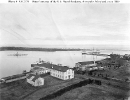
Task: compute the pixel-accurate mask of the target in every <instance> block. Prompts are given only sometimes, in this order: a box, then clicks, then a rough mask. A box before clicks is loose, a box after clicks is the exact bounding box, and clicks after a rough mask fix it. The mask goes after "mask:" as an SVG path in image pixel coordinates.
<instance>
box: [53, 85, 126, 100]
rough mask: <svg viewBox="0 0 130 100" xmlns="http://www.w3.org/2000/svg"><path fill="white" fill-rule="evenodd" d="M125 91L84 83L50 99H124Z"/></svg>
mask: <svg viewBox="0 0 130 100" xmlns="http://www.w3.org/2000/svg"><path fill="white" fill-rule="evenodd" d="M124 98H125V91H122V90H119V89H116V88H112V87H108V86H97V85H94V84H93V85H86V86H83V87H81V88H77V89H74V90H71V91H68V92H66V93H65V94H63V95H62V96H60V97H57V98H55V99H52V100H124Z"/></svg>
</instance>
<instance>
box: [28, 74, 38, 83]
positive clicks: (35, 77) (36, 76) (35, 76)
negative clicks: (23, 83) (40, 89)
mask: <svg viewBox="0 0 130 100" xmlns="http://www.w3.org/2000/svg"><path fill="white" fill-rule="evenodd" d="M32 76H34V78H33V79H32V81H33V82H35V80H36V79H38V78H39V77H40V76H39V75H34V74H29V76H28V77H27V78H28V79H30V78H31V77H32Z"/></svg>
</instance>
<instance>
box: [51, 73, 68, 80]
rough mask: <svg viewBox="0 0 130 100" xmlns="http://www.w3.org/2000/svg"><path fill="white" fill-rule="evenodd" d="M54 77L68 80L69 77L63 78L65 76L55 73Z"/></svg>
mask: <svg viewBox="0 0 130 100" xmlns="http://www.w3.org/2000/svg"><path fill="white" fill-rule="evenodd" d="M53 76H56V77H58V78H62V79H64V78H65V79H67V76H65V77H64V76H63V75H58V74H55V73H53Z"/></svg>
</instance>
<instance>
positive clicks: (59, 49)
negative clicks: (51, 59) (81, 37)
mask: <svg viewBox="0 0 130 100" xmlns="http://www.w3.org/2000/svg"><path fill="white" fill-rule="evenodd" d="M82 50H84V49H81V48H40V47H0V51H44V52H55V51H82ZM85 50H86V51H92V49H85ZM95 50H99V51H100V50H101V51H130V50H120V49H95Z"/></svg>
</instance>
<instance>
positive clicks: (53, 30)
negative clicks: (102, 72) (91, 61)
mask: <svg viewBox="0 0 130 100" xmlns="http://www.w3.org/2000/svg"><path fill="white" fill-rule="evenodd" d="M81 45H84V46H85V47H91V46H96V45H97V46H100V47H113V48H114V47H119V48H130V4H124V3H123V4H121V3H120V4H0V46H43V47H44V46H48V47H51V46H52V47H55V46H62V47H71V46H76V47H80V46H81Z"/></svg>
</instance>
